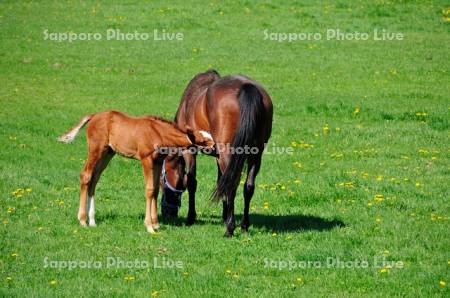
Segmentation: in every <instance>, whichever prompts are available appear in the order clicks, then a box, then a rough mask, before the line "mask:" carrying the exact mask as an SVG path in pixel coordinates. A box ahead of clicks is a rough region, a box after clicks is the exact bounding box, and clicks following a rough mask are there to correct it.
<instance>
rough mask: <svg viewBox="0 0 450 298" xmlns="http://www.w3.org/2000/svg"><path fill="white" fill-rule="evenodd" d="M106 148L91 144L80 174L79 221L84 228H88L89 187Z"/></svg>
mask: <svg viewBox="0 0 450 298" xmlns="http://www.w3.org/2000/svg"><path fill="white" fill-rule="evenodd" d="M103 151H104V147H103V146H100V145H96V144H89V153H88V158H87V161H86V164H85V165H84V168H83V170H82V171H81V173H80V207H79V209H78V220H79V221H80V225H81V226H82V227H86V226H87V225H86V217H87V216H86V199H87V194H88V187H89V184H90V183H91V181H92V173H93V171H94V168H95V165H96V164H97V161H98V160H99V159H100V158H101V156H102V153H103Z"/></svg>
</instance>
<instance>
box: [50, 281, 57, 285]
mask: <svg viewBox="0 0 450 298" xmlns="http://www.w3.org/2000/svg"><path fill="white" fill-rule="evenodd" d="M57 283H58V282H57V281H56V280H51V281H50V284H51V285H52V286H54V285H56V284H57Z"/></svg>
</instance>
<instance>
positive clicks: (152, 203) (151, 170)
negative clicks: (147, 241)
mask: <svg viewBox="0 0 450 298" xmlns="http://www.w3.org/2000/svg"><path fill="white" fill-rule="evenodd" d="M141 163H142V169H143V171H144V180H145V199H146V207H145V219H144V224H145V226H146V227H147V231H148V232H149V233H152V234H153V233H155V228H156V229H159V224H158V212H157V206H156V198H157V196H158V190H159V183H158V181H156V183H155V179H156V180H158V179H159V176H158V174H156V173H155V172H156V171H157V170H158V168H159V171H161V167H160V166H158V164H155V163H154V162H153V160H152V159H151V158H150V157H146V158H143V159H142V160H141ZM155 174H156V175H155Z"/></svg>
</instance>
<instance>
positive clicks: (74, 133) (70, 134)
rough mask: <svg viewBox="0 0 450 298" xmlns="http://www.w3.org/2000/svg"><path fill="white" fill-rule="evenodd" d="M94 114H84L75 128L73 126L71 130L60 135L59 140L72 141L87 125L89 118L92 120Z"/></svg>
mask: <svg viewBox="0 0 450 298" xmlns="http://www.w3.org/2000/svg"><path fill="white" fill-rule="evenodd" d="M92 116H94V114H92V115H87V116H84V117H83V119H81V121H80V122H79V123H78V124H77V125H76V126H75V127H74V128H72V129H71V130H70V131H68V132H67V133H65V134H63V135H62V136H60V137H59V138H58V141H60V142H63V143H66V144H67V143H70V142H72V141H73V140H74V139H75V137H76V136H77V134H78V133H79V132H80V129H82V128H83V126H85V125H86V123H88V122H89V120H91V118H92Z"/></svg>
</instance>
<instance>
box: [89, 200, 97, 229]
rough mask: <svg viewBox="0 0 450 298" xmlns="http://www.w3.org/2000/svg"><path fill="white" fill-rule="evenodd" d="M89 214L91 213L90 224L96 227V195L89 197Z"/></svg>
mask: <svg viewBox="0 0 450 298" xmlns="http://www.w3.org/2000/svg"><path fill="white" fill-rule="evenodd" d="M88 214H89V226H90V227H95V226H96V224H95V203H94V196H90V197H88Z"/></svg>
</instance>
